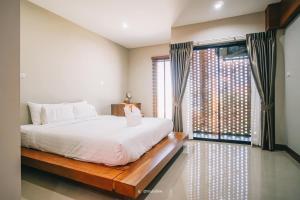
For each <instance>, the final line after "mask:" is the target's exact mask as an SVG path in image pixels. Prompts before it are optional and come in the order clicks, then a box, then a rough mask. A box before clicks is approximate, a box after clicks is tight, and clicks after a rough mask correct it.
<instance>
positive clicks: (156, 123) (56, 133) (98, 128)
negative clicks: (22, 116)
mask: <svg viewBox="0 0 300 200" xmlns="http://www.w3.org/2000/svg"><path fill="white" fill-rule="evenodd" d="M172 129H173V123H172V121H171V120H167V119H157V118H143V119H142V124H141V125H138V126H135V127H127V125H126V119H125V118H124V117H115V116H98V117H96V118H92V119H86V120H72V121H68V122H61V123H54V124H48V125H32V124H30V125H22V126H21V138H22V146H24V147H28V148H34V149H38V150H41V151H46V152H51V153H55V154H59V155H63V156H65V157H69V158H73V159H78V160H82V161H87V162H94V163H103V164H106V165H110V166H112V165H125V164H127V163H129V162H133V161H135V160H137V159H138V158H139V157H140V156H142V155H143V154H144V153H145V152H146V151H148V150H149V149H150V148H151V147H152V146H154V145H155V144H157V143H158V142H159V141H160V140H161V139H162V138H164V137H165V136H167V135H168V134H169V133H170V132H171V131H172Z"/></svg>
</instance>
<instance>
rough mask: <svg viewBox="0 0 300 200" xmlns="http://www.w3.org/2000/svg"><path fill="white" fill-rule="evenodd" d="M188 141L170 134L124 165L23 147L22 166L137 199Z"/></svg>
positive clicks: (183, 136) (179, 134) (175, 134)
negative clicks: (86, 160)
mask: <svg viewBox="0 0 300 200" xmlns="http://www.w3.org/2000/svg"><path fill="white" fill-rule="evenodd" d="M185 138H186V135H185V134H184V133H170V134H169V135H168V137H166V138H164V139H163V140H162V141H160V142H159V143H158V144H157V145H155V146H154V147H153V148H152V149H151V150H149V151H148V152H146V153H145V154H144V155H143V156H142V157H141V158H140V159H138V160H137V161H135V162H132V163H129V164H128V165H124V166H114V167H109V166H106V165H102V164H94V163H88V162H82V161H78V160H74V159H70V158H66V157H63V156H59V155H56V154H51V153H46V152H42V151H38V150H33V149H28V148H22V153H21V154H22V165H26V166H29V167H33V168H36V169H39V170H42V171H46V172H49V173H53V174H56V175H59V176H63V177H66V178H68V179H72V180H75V181H78V182H81V183H84V184H87V185H90V186H93V187H96V188H100V189H103V190H107V191H111V192H115V193H117V194H120V195H123V196H126V197H130V198H137V197H138V196H139V195H140V193H141V191H143V190H144V189H145V188H146V187H147V185H148V184H149V183H150V182H151V181H152V180H153V179H154V178H155V177H156V175H157V174H158V173H159V172H160V171H161V170H162V169H163V168H164V166H166V164H167V163H168V162H169V161H170V160H171V159H172V158H173V156H174V155H175V154H176V153H177V152H178V151H179V150H180V149H181V148H182V146H183V142H184V140H185Z"/></svg>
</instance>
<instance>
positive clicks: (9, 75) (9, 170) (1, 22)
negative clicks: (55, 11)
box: [0, 0, 21, 200]
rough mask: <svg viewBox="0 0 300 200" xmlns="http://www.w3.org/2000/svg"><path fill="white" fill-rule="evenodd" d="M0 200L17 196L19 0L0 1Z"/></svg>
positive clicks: (18, 171) (18, 197)
mask: <svg viewBox="0 0 300 200" xmlns="http://www.w3.org/2000/svg"><path fill="white" fill-rule="evenodd" d="M0 30H1V31H0V160H1V166H0V179H1V180H0V199H3V200H6V199H7V200H17V199H20V198H21V197H20V196H21V174H20V165H21V164H20V133H19V103H20V102H19V101H20V99H19V95H20V82H19V77H20V75H19V65H20V39H19V38H20V2H19V0H9V1H0Z"/></svg>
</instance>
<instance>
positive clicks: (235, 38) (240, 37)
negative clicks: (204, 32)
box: [193, 35, 246, 46]
mask: <svg viewBox="0 0 300 200" xmlns="http://www.w3.org/2000/svg"><path fill="white" fill-rule="evenodd" d="M245 39H246V36H245V35H237V36H232V37H225V38H219V39H211V40H205V41H196V42H194V43H193V45H194V46H202V45H209V44H219V43H225V42H235V41H242V40H245Z"/></svg>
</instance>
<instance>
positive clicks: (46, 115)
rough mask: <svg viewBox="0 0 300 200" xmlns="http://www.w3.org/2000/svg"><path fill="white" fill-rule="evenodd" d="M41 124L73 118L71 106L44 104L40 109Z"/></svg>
mask: <svg viewBox="0 0 300 200" xmlns="http://www.w3.org/2000/svg"><path fill="white" fill-rule="evenodd" d="M41 119H42V124H50V123H55V122H62V121H67V120H72V119H75V116H74V112H73V106H72V105H68V104H53V105H52V104H46V105H43V107H42V111H41Z"/></svg>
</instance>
